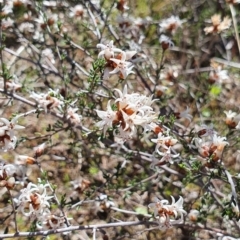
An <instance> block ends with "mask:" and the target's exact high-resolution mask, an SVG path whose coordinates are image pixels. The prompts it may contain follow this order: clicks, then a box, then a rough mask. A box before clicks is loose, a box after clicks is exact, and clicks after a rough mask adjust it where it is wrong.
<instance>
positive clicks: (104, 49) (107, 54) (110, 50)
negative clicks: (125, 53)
mask: <svg viewBox="0 0 240 240" xmlns="http://www.w3.org/2000/svg"><path fill="white" fill-rule="evenodd" d="M97 48H101V52H100V53H99V54H98V57H99V58H100V57H102V56H103V57H104V58H105V59H106V60H110V58H113V57H114V53H115V52H122V50H121V49H119V48H116V47H114V45H113V41H110V42H109V43H108V44H107V45H104V44H102V43H99V44H97Z"/></svg>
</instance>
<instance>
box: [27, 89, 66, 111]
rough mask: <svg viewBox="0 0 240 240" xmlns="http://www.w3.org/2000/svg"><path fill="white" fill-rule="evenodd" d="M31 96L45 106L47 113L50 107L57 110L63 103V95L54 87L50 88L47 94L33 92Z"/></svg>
mask: <svg viewBox="0 0 240 240" xmlns="http://www.w3.org/2000/svg"><path fill="white" fill-rule="evenodd" d="M30 97H31V98H33V99H35V101H37V102H38V105H39V107H40V108H43V109H44V110H45V113H47V112H48V111H49V110H50V109H52V110H57V109H58V108H61V106H62V105H63V97H62V96H61V95H60V94H59V92H58V91H54V90H52V89H50V90H49V91H48V93H47V94H44V93H40V94H38V93H35V92H32V93H31V95H30Z"/></svg>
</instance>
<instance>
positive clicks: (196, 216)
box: [188, 209, 200, 222]
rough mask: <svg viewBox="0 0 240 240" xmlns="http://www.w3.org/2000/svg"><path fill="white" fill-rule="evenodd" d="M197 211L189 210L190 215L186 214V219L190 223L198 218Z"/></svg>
mask: <svg viewBox="0 0 240 240" xmlns="http://www.w3.org/2000/svg"><path fill="white" fill-rule="evenodd" d="M199 214H200V213H199V211H198V210H196V209H191V211H190V213H189V214H188V218H189V220H190V221H192V222H196V221H197V219H198V216H199Z"/></svg>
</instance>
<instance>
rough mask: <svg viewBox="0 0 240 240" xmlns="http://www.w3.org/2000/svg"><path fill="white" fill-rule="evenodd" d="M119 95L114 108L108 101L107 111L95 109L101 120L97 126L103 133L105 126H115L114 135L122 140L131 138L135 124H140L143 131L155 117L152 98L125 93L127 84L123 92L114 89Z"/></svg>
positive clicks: (135, 129) (133, 134) (135, 130)
mask: <svg viewBox="0 0 240 240" xmlns="http://www.w3.org/2000/svg"><path fill="white" fill-rule="evenodd" d="M115 91H116V92H118V94H119V97H118V98H117V99H116V100H115V103H116V110H115V111H113V110H112V108H111V106H110V102H108V106H107V111H100V110H96V111H97V114H98V116H99V117H100V118H101V119H102V121H100V122H98V123H97V126H98V127H100V128H103V131H104V135H105V132H106V130H107V128H109V127H112V126H113V125H114V126H116V129H115V130H114V136H115V137H116V138H121V139H124V140H128V139H131V138H132V137H134V136H135V134H136V132H137V126H142V127H143V128H144V132H146V131H147V129H149V126H148V125H149V124H151V122H152V121H153V120H155V119H156V118H157V116H156V114H155V112H154V111H153V109H152V107H151V106H150V105H151V104H152V103H153V101H154V100H152V96H151V97H146V96H144V95H140V94H138V93H132V94H128V93H127V86H125V87H124V89H123V92H121V91H120V90H119V89H115Z"/></svg>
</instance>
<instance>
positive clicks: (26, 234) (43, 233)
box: [0, 221, 159, 239]
mask: <svg viewBox="0 0 240 240" xmlns="http://www.w3.org/2000/svg"><path fill="white" fill-rule="evenodd" d="M138 225H159V223H158V222H156V221H132V222H115V223H106V224H96V225H85V226H70V227H67V228H59V229H56V230H48V231H37V232H19V233H17V234H15V233H10V234H0V239H6V238H14V237H18V238H19V237H24V238H26V237H33V236H49V235H52V234H57V233H63V232H70V231H76V230H89V229H92V230H93V229H100V228H110V227H126V226H138Z"/></svg>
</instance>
